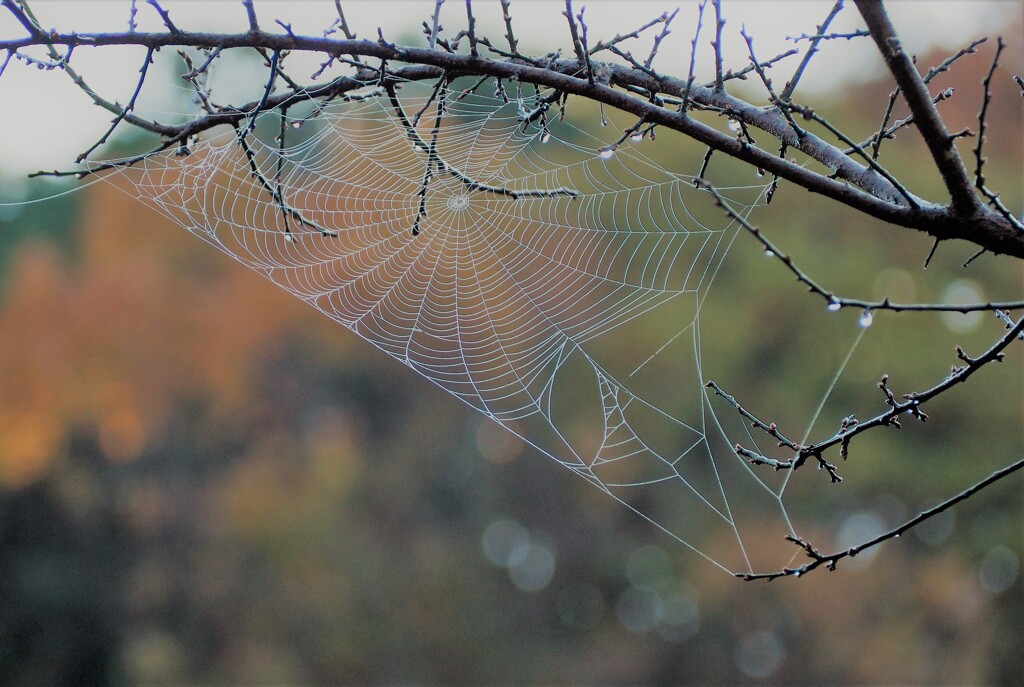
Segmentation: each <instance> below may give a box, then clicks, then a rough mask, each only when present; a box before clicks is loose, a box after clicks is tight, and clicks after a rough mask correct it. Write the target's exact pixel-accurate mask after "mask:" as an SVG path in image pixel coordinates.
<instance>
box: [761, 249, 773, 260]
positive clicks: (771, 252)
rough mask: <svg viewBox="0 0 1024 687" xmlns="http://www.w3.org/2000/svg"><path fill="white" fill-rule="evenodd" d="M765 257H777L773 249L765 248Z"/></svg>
mask: <svg viewBox="0 0 1024 687" xmlns="http://www.w3.org/2000/svg"><path fill="white" fill-rule="evenodd" d="M764 257H766V258H774V257H775V251H773V250H772V249H771V248H765V249H764Z"/></svg>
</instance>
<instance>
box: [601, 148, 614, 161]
mask: <svg viewBox="0 0 1024 687" xmlns="http://www.w3.org/2000/svg"><path fill="white" fill-rule="evenodd" d="M597 154H598V155H600V156H601V159H602V160H607V159H608V158H610V157H611V156H612V155H614V154H615V148H611V147H608V148H601V149H600V150H599V151H597Z"/></svg>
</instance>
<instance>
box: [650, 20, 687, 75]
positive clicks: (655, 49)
mask: <svg viewBox="0 0 1024 687" xmlns="http://www.w3.org/2000/svg"><path fill="white" fill-rule="evenodd" d="M677 14H679V8H678V7H677V8H675V9H674V10H673V11H672V14H670V15H668V18H667V19H665V21H664V24H663V25H662V27H661V33H659V34H658V35H657V36H655V38H654V46H653V47H652V48H651V54H650V55H648V56H647V59H646V60H644V66H645V67H647V68H648V69H650V68H651V65H652V64H654V58H655V56H656V55H657V54H658V48H660V47H661V42H662V41H663V40H665V37H666V36H668V35H669V34H670V33H672V32H671V31H670V30H669V25H670V24H671V23H672V20H673V19H675V18H676V15H677ZM662 16H664V15H662Z"/></svg>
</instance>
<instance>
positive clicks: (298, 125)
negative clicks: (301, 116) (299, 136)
mask: <svg viewBox="0 0 1024 687" xmlns="http://www.w3.org/2000/svg"><path fill="white" fill-rule="evenodd" d="M292 128H293V129H301V128H302V120H298V121H295V122H292Z"/></svg>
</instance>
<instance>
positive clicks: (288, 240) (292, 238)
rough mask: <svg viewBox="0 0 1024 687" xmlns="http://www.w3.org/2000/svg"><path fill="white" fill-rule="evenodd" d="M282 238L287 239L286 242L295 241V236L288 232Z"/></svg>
mask: <svg viewBox="0 0 1024 687" xmlns="http://www.w3.org/2000/svg"><path fill="white" fill-rule="evenodd" d="M284 240H285V241H287V242H288V243H295V237H294V236H292V235H291V234H290V233H288V234H285V235H284Z"/></svg>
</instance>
